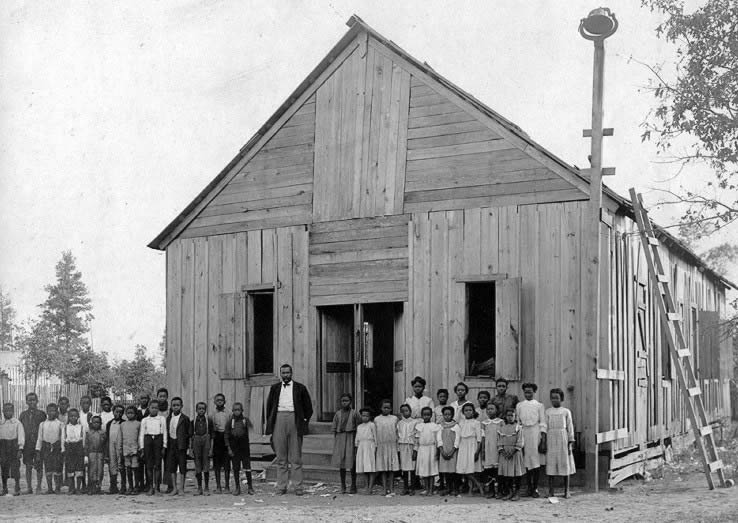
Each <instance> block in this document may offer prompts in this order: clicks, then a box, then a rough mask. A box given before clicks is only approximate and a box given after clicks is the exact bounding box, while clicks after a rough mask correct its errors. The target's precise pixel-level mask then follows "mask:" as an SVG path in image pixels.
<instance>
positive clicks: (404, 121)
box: [390, 69, 410, 214]
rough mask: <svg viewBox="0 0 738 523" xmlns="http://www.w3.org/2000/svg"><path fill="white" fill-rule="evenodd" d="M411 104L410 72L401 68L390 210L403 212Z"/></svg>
mask: <svg viewBox="0 0 738 523" xmlns="http://www.w3.org/2000/svg"><path fill="white" fill-rule="evenodd" d="M409 105H410V73H408V72H407V71H405V70H404V69H401V70H400V85H399V103H398V107H397V111H398V115H397V116H398V120H397V159H396V164H395V176H396V179H395V187H394V189H395V194H394V205H393V207H392V209H390V212H391V213H392V214H401V213H402V212H403V201H404V194H405V169H406V166H407V150H408V149H407V132H408V110H409Z"/></svg>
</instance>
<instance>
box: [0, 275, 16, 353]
mask: <svg viewBox="0 0 738 523" xmlns="http://www.w3.org/2000/svg"><path fill="white" fill-rule="evenodd" d="M14 329H15V308H14V307H13V303H12V302H11V300H10V295H9V294H8V293H7V292H5V291H3V288H2V286H0V351H4V350H13V349H14V348H15V347H14V343H13V330H14Z"/></svg>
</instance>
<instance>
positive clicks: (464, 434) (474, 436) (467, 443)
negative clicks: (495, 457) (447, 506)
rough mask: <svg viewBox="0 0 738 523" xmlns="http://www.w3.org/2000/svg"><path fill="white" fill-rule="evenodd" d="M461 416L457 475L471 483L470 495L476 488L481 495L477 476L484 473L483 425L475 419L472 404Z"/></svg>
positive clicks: (466, 407)
mask: <svg viewBox="0 0 738 523" xmlns="http://www.w3.org/2000/svg"><path fill="white" fill-rule="evenodd" d="M461 414H462V418H461V421H460V422H459V453H458V458H457V459H456V473H457V474H459V475H460V476H464V477H466V479H467V481H468V482H469V495H471V494H472V493H473V492H474V486H476V487H477V489H478V490H479V493H480V495H481V494H483V493H484V490H483V489H482V485H481V484H480V483H479V479H478V478H477V476H478V474H479V473H480V472H481V471H482V461H481V460H480V459H479V456H480V454H481V452H482V436H483V434H482V424H481V423H480V422H479V420H477V419H476V418H475V416H476V410H475V409H474V405H473V404H471V403H466V404H465V405H464V406H463V407H462V410H461Z"/></svg>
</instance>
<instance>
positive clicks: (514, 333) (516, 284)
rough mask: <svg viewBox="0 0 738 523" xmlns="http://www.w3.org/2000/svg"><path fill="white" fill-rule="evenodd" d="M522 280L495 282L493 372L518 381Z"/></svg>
mask: <svg viewBox="0 0 738 523" xmlns="http://www.w3.org/2000/svg"><path fill="white" fill-rule="evenodd" d="M522 281H523V279H522V278H508V279H504V280H498V281H496V282H495V311H496V313H495V356H496V358H497V360H496V361H495V371H496V374H497V376H499V377H504V378H506V379H509V380H517V379H520V324H521V322H520V287H521V284H522Z"/></svg>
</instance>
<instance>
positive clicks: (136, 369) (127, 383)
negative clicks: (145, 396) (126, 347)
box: [113, 345, 165, 397]
mask: <svg viewBox="0 0 738 523" xmlns="http://www.w3.org/2000/svg"><path fill="white" fill-rule="evenodd" d="M113 376H114V378H113V390H114V392H115V393H116V394H118V395H125V394H131V395H133V397H137V396H138V395H139V394H141V393H142V392H149V393H151V392H153V391H155V390H156V389H157V388H158V387H161V386H163V385H164V382H165V376H164V372H163V371H162V369H159V368H157V366H156V364H155V363H154V359H153V358H151V357H150V356H148V351H147V349H146V347H145V346H144V345H136V351H135V354H134V357H133V359H132V360H130V361H128V360H122V361H120V362H118V363H116V364H115V365H114V366H113Z"/></svg>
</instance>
